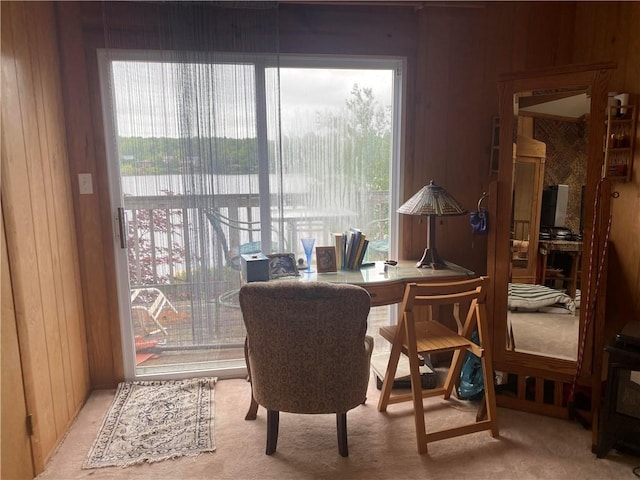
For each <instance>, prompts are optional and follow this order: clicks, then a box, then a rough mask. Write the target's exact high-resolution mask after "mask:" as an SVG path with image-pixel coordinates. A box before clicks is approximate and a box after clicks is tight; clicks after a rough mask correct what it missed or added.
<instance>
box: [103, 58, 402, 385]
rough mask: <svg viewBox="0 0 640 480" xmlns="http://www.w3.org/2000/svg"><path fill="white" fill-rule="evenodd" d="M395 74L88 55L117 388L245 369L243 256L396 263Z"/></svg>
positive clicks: (335, 64)
mask: <svg viewBox="0 0 640 480" xmlns="http://www.w3.org/2000/svg"><path fill="white" fill-rule="evenodd" d="M185 58H186V59H187V60H186V61H185ZM402 65H403V63H402V61H401V60H398V59H391V60H390V59H384V60H380V59H363V58H333V59H331V58H327V57H322V58H310V57H293V56H291V57H287V56H278V57H276V56H268V55H251V56H248V55H247V56H244V57H242V58H240V57H239V56H238V55H235V56H234V57H233V58H230V57H228V56H225V55H223V54H219V55H218V54H211V55H202V54H200V55H197V56H194V57H193V60H192V61H189V55H183V56H182V59H181V62H179V63H177V62H175V61H174V57H172V55H169V54H167V53H166V52H150V51H127V50H108V51H107V50H105V51H103V52H101V54H100V72H101V86H102V99H103V109H104V120H105V138H106V139H107V142H106V143H107V153H108V162H109V173H110V191H111V198H112V209H113V217H114V224H115V230H116V231H117V232H118V235H117V238H115V240H114V246H115V251H116V264H117V265H116V269H117V273H118V286H119V287H118V290H119V291H118V295H119V299H120V305H121V307H120V315H121V328H122V332H123V347H124V348H123V349H124V350H125V352H124V356H125V375H126V377H127V378H129V379H133V378H147V377H152V376H153V377H162V378H171V377H177V376H186V375H193V374H195V373H198V374H207V375H218V376H232V375H238V374H239V373H241V372H243V371H244V368H245V365H244V355H243V342H244V334H245V332H244V327H243V323H242V317H241V314H240V309H239V305H238V299H237V294H238V289H239V288H240V286H241V283H242V278H241V273H240V270H241V268H240V267H241V265H240V257H241V255H242V254H243V253H250V252H257V251H261V252H263V253H265V254H268V253H293V254H294V255H295V256H296V258H301V257H303V256H304V255H303V251H302V245H301V242H300V239H301V238H302V237H309V236H313V237H314V238H315V239H316V245H332V244H333V241H334V240H333V234H334V233H337V232H343V231H345V230H348V229H349V228H351V227H356V228H360V229H362V231H363V232H365V233H367V234H368V235H369V236H370V239H371V245H372V248H370V249H369V251H368V259H369V260H371V261H373V260H376V259H383V258H388V257H389V256H394V255H393V252H394V249H395V234H394V232H395V231H396V226H395V224H394V220H395V216H394V215H391V214H390V212H393V211H395V207H396V202H397V195H396V191H397V189H396V188H395V187H394V185H395V183H394V182H396V178H397V175H396V172H395V170H394V168H395V166H397V165H398V164H399V161H398V156H399V152H400V146H399V143H398V140H399V138H400V136H399V128H400V114H399V112H400V104H401V102H400V98H401V78H402Z"/></svg>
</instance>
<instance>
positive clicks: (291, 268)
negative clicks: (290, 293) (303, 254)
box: [267, 253, 300, 278]
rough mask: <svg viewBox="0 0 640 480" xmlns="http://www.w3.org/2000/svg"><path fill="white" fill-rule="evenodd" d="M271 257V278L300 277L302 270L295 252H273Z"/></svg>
mask: <svg viewBox="0 0 640 480" xmlns="http://www.w3.org/2000/svg"><path fill="white" fill-rule="evenodd" d="M267 258H268V259H269V278H280V277H298V276H300V272H299V271H298V266H297V265H296V257H295V255H294V254H293V253H272V254H269V255H267Z"/></svg>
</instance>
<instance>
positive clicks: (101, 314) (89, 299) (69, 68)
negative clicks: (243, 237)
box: [56, 2, 123, 388]
mask: <svg viewBox="0 0 640 480" xmlns="http://www.w3.org/2000/svg"><path fill="white" fill-rule="evenodd" d="M84 7H87V8H97V9H98V11H99V10H100V8H101V4H99V3H97V2H95V5H93V6H92V5H81V4H80V2H77V3H76V2H69V3H67V2H59V3H57V4H56V8H57V18H58V34H59V37H60V42H61V45H62V48H61V63H62V66H63V68H64V82H63V98H64V105H65V118H66V123H67V130H68V133H67V146H68V152H69V169H70V174H71V185H72V189H73V190H72V193H73V195H72V197H73V202H74V208H75V212H76V235H77V239H78V249H79V255H80V265H81V270H80V272H81V275H80V279H81V283H82V285H83V288H84V295H83V302H84V309H85V315H86V317H87V318H89V319H90V321H89V322H86V325H85V326H86V334H87V344H88V346H89V348H88V350H87V352H88V359H89V368H90V375H91V383H92V386H93V388H111V387H115V385H116V384H117V382H118V381H119V380H121V379H122V371H123V370H122V358H121V356H119V357H116V356H115V355H116V354H117V353H118V351H119V349H117V348H114V347H113V345H115V344H120V338H119V336H116V337H114V335H113V333H112V332H113V331H114V330H116V331H119V314H118V311H117V308H116V309H115V310H114V307H113V306H114V305H116V306H117V299H116V298H115V295H108V292H115V291H116V288H115V285H113V284H111V283H108V280H107V276H108V275H107V273H106V270H105V263H104V258H105V256H107V254H106V253H105V252H106V251H107V250H111V249H112V243H111V242H108V243H107V244H105V242H104V238H105V235H108V233H106V234H104V233H103V229H106V231H107V232H110V231H111V229H112V225H111V222H109V223H106V222H105V223H104V224H103V221H102V218H110V215H111V214H110V210H111V207H110V203H109V201H108V200H107V201H105V200H104V199H105V198H106V199H108V194H107V192H104V191H102V190H100V189H99V185H98V184H97V183H96V182H97V179H98V168H97V166H96V164H95V153H94V152H95V149H94V142H93V124H92V122H91V111H92V109H91V104H90V98H91V96H90V94H89V85H88V80H87V76H88V74H87V64H86V61H85V54H87V55H90V54H92V55H93V59H94V62H95V52H91V51H90V52H85V45H84V41H83V37H82V21H81V17H80V10H81V8H84ZM105 168H106V165H105V166H103V169H105ZM78 173H90V174H91V175H92V177H93V179H94V187H95V188H94V194H93V195H82V196H80V195H79V194H78V182H77V174H78ZM96 212H99V214H98V215H97V214H96ZM109 268H110V269H111V270H112V271H114V267H113V266H112V265H111V266H110V267H109ZM112 275H115V274H114V273H113V274H112ZM114 324H115V325H114ZM116 375H118V376H117V377H116Z"/></svg>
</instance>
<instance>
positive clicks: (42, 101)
mask: <svg viewBox="0 0 640 480" xmlns="http://www.w3.org/2000/svg"><path fill="white" fill-rule="evenodd" d="M55 34H56V27H55V17H54V10H53V4H51V3H44V2H42V3H40V2H39V3H36V2H4V3H3V4H2V90H3V101H2V105H1V112H2V137H3V144H2V172H3V178H2V193H1V194H2V213H3V219H4V226H5V231H6V238H7V253H8V259H9V260H8V262H9V264H10V272H11V284H12V286H13V290H12V295H13V302H14V305H15V318H16V326H17V331H18V338H19V342H20V355H21V356H20V360H21V364H22V371H23V372H24V379H25V381H24V389H25V398H26V406H27V411H28V413H29V414H31V415H32V418H33V426H34V435H32V436H31V444H32V451H33V463H34V469H35V473H36V474H37V473H40V472H41V471H42V470H43V469H44V465H45V463H46V460H47V458H48V457H49V455H50V454H51V453H52V452H53V451H54V449H55V447H56V446H57V444H58V442H59V441H60V440H61V439H62V438H63V436H64V434H65V433H66V430H67V428H68V427H69V425H70V424H71V422H72V421H73V419H74V418H75V415H76V414H77V413H78V411H79V410H80V408H81V406H82V405H83V403H84V400H85V399H86V397H87V395H88V391H89V383H88V378H89V376H88V364H87V358H86V353H84V354H83V352H86V339H85V337H84V335H83V333H82V332H83V325H84V323H85V317H84V314H83V310H82V305H81V303H80V302H79V301H78V299H79V298H80V297H81V286H80V283H79V282H77V281H73V277H74V276H75V277H76V278H77V273H76V274H74V271H75V272H77V271H78V268H79V265H78V260H77V247H76V245H75V242H74V241H73V235H69V233H71V232H73V219H74V215H73V210H72V209H70V208H69V207H70V202H69V199H70V191H69V188H68V184H69V181H68V170H67V169H68V158H67V155H66V147H65V127H64V121H63V120H64V117H63V114H62V111H61V109H60V95H61V91H60V72H59V65H58V64H57V63H56V62H57V42H56V36H55ZM56 99H57V100H56ZM61 230H63V231H66V232H67V234H66V236H65V235H60V231H61ZM63 239H64V241H62V240H63ZM67 275H68V276H69V277H71V278H67ZM65 292H66V293H65ZM67 298H69V299H70V300H69V301H67V300H66V299H67ZM70 332H75V333H74V335H73V336H70ZM72 337H73V338H72ZM74 377H75V378H78V379H79V380H80V381H77V382H74V380H73V378H74ZM17 407H18V405H16V412H13V411H7V410H5V408H4V407H3V412H2V414H3V418H4V417H5V415H12V414H16V413H17V411H18V410H17ZM21 417H22V421H23V422H24V416H23V415H21Z"/></svg>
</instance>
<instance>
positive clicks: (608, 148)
mask: <svg viewBox="0 0 640 480" xmlns="http://www.w3.org/2000/svg"><path fill="white" fill-rule="evenodd" d="M621 111H624V114H623V115H621V113H620V112H621ZM636 118H637V110H636V106H635V105H624V106H609V107H608V108H607V120H606V123H607V132H606V135H605V138H604V165H603V172H602V176H603V178H608V179H610V180H618V181H628V180H630V179H631V171H632V168H633V147H634V141H635V136H636Z"/></svg>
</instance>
